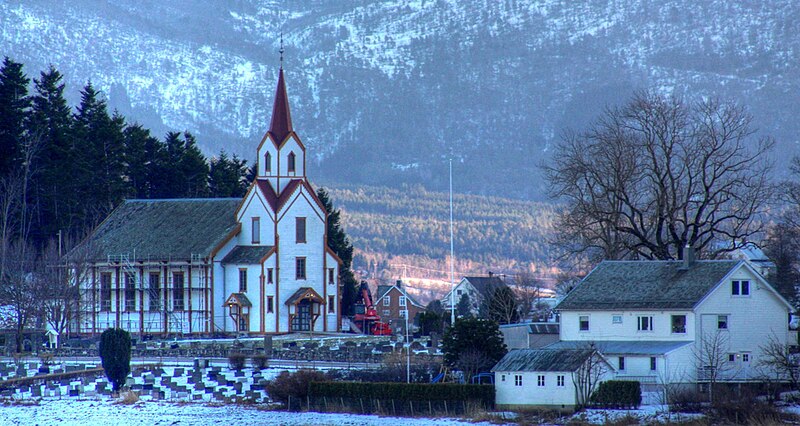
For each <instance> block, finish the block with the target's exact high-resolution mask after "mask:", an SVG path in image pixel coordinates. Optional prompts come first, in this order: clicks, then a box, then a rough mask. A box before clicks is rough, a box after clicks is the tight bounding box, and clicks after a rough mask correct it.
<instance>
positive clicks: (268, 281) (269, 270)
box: [267, 268, 272, 284]
mask: <svg viewBox="0 0 800 426" xmlns="http://www.w3.org/2000/svg"><path fill="white" fill-rule="evenodd" d="M267 284H272V268H267Z"/></svg>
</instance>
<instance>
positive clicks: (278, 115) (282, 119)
mask: <svg viewBox="0 0 800 426" xmlns="http://www.w3.org/2000/svg"><path fill="white" fill-rule="evenodd" d="M280 53H281V69H280V71H279V72H278V88H277V90H275V105H274V106H273V107H272V122H271V123H270V124H269V133H270V134H271V135H272V138H273V140H274V141H275V143H277V144H280V143H282V142H283V140H284V139H286V136H288V135H289V133H290V132H292V114H291V112H289V96H288V95H287V94H286V82H285V81H284V79H283V34H282V33H281V50H280Z"/></svg>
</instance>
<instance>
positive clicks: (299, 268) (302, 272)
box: [294, 257, 306, 280]
mask: <svg viewBox="0 0 800 426" xmlns="http://www.w3.org/2000/svg"><path fill="white" fill-rule="evenodd" d="M294 270H295V279H298V280H304V279H306V258H305V257H296V258H295V259H294Z"/></svg>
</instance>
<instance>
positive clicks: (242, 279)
mask: <svg viewBox="0 0 800 426" xmlns="http://www.w3.org/2000/svg"><path fill="white" fill-rule="evenodd" d="M246 292H247V269H245V268H241V269H239V293H246Z"/></svg>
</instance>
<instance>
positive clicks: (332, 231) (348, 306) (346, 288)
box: [317, 188, 359, 315]
mask: <svg viewBox="0 0 800 426" xmlns="http://www.w3.org/2000/svg"><path fill="white" fill-rule="evenodd" d="M317 197H319V199H320V201H322V204H323V205H324V206H325V210H327V211H328V241H327V243H328V247H330V248H331V250H333V252H334V253H336V255H337V256H339V258H340V259H342V265H341V266H340V267H339V283H340V285H341V286H342V306H341V311H340V312H342V314H344V315H352V314H353V305H354V304H355V303H356V300H358V297H359V296H358V285H357V284H358V283H357V282H356V278H355V275H353V271H352V270H351V269H350V268H351V266H352V263H353V245H352V244H350V239H349V238H347V234H345V232H344V229H342V224H341V218H340V216H341V212H340V211H339V210H336V209H334V208H333V203H331V200H330V196H328V191H326V190H325V189H324V188H320V189H318V190H317Z"/></svg>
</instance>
